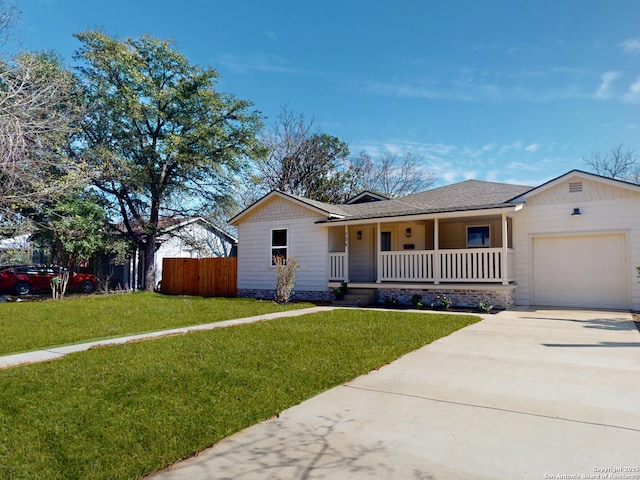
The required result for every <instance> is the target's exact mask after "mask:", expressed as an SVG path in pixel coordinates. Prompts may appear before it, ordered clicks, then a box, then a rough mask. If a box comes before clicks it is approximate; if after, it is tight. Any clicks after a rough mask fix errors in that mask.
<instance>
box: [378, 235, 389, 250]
mask: <svg viewBox="0 0 640 480" xmlns="http://www.w3.org/2000/svg"><path fill="white" fill-rule="evenodd" d="M380 250H382V251H383V252H390V251H391V232H380Z"/></svg>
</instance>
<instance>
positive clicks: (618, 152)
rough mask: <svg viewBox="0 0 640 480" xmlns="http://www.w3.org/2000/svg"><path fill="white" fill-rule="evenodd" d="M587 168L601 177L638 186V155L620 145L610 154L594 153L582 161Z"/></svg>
mask: <svg viewBox="0 0 640 480" xmlns="http://www.w3.org/2000/svg"><path fill="white" fill-rule="evenodd" d="M583 161H584V162H585V164H586V165H587V167H588V168H589V169H590V170H591V171H592V172H594V173H597V174H598V175H602V176H603V177H609V178H615V179H617V180H624V181H626V182H631V183H637V184H640V155H638V154H637V153H636V152H635V151H634V150H631V149H629V148H625V147H624V145H622V144H620V145H618V146H617V147H614V148H612V149H611V151H610V152H607V153H605V154H601V153H599V152H595V153H592V154H591V157H590V158H588V159H583Z"/></svg>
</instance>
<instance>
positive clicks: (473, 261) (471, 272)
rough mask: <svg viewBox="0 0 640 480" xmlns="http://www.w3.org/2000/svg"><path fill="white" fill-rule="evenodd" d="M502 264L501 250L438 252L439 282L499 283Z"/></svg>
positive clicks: (482, 249) (475, 249)
mask: <svg viewBox="0 0 640 480" xmlns="http://www.w3.org/2000/svg"><path fill="white" fill-rule="evenodd" d="M508 252H509V250H507V259H506V260H507V265H509V258H508V257H509V254H508ZM502 262H503V255H502V248H473V249H453V250H440V280H442V281H443V282H450V281H463V282H499V281H502ZM514 271H515V270H514ZM507 280H509V279H507Z"/></svg>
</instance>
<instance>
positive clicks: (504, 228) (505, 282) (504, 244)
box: [500, 212, 509, 285]
mask: <svg viewBox="0 0 640 480" xmlns="http://www.w3.org/2000/svg"><path fill="white" fill-rule="evenodd" d="M508 242H509V236H508V232H507V214H506V212H502V262H500V264H501V266H502V272H500V275H501V277H502V285H509V269H508V265H507V262H508V261H509V260H508V259H507V257H508V256H509V252H508Z"/></svg>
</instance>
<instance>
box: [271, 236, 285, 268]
mask: <svg viewBox="0 0 640 480" xmlns="http://www.w3.org/2000/svg"><path fill="white" fill-rule="evenodd" d="M287 241H288V232H287V229H286V228H281V229H277V230H271V265H275V264H276V263H275V261H274V260H273V259H274V257H282V258H284V259H286V258H287V257H288V254H287V248H288V244H287Z"/></svg>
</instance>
